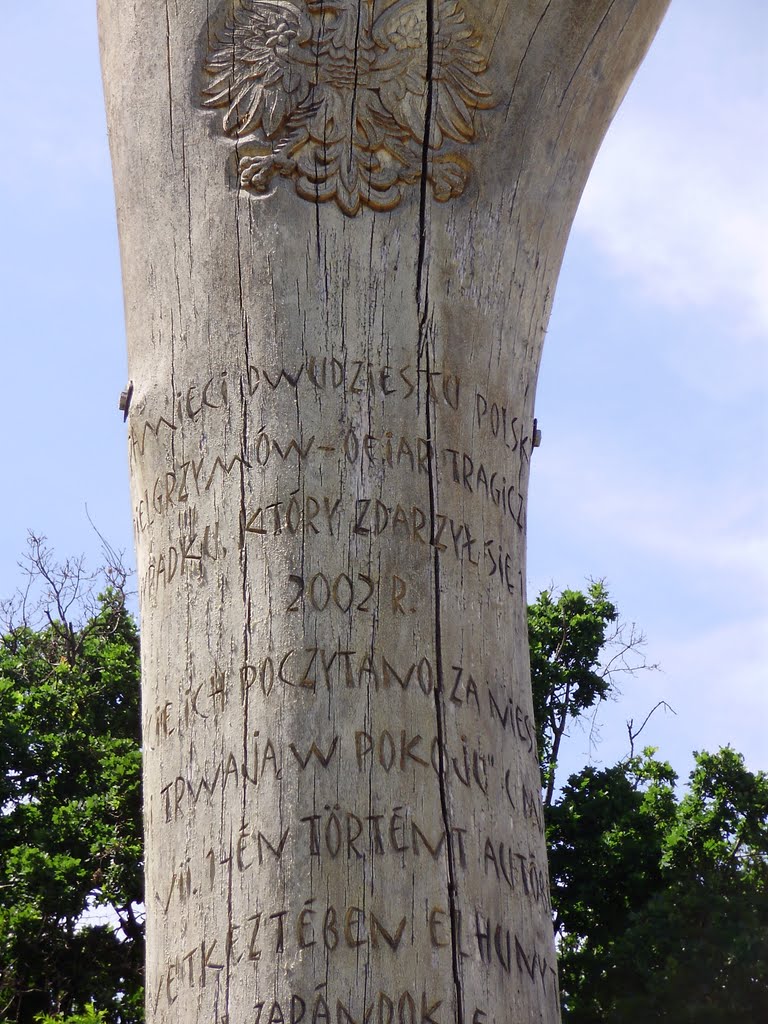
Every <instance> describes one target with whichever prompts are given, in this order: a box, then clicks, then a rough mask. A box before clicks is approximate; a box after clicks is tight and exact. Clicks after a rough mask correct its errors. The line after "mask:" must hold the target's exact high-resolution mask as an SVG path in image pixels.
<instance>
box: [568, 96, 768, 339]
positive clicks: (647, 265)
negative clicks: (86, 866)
mask: <svg viewBox="0 0 768 1024" xmlns="http://www.w3.org/2000/svg"><path fill="white" fill-rule="evenodd" d="M710 113H711V117H710V119H709V120H708V121H707V122H706V124H705V125H702V124H696V123H695V122H694V123H691V122H690V121H689V122H680V121H679V120H678V119H677V118H675V117H674V116H672V115H670V116H669V117H666V118H665V116H664V112H663V111H661V112H659V113H657V115H656V116H654V117H653V118H651V117H650V116H645V117H643V116H638V112H637V111H635V112H634V114H633V116H631V117H626V118H623V119H621V120H619V121H617V123H616V124H615V125H614V127H613V129H612V130H611V133H610V134H609V137H608V139H607V140H606V143H605V146H604V149H603V151H602V152H601V154H600V156H599V158H598V161H597V163H596V165H595V168H594V171H593V174H592V176H591V178H590V180H589V182H588V184H587V188H586V190H585V193H584V198H583V200H582V203H581V207H580V209H579V214H578V217H577V220H576V225H575V230H577V231H581V232H584V233H586V234H587V235H589V236H590V237H591V238H592V240H593V241H594V242H595V243H596V245H597V246H598V248H599V249H601V250H602V251H603V252H604V254H605V255H606V256H607V257H608V259H609V260H610V261H611V263H612V265H613V269H614V270H615V271H616V273H618V274H620V275H622V276H625V277H629V278H631V279H633V280H634V281H635V282H636V284H637V285H639V287H640V288H641V289H642V290H643V292H644V293H645V294H647V295H649V296H650V297H652V298H654V299H656V300H658V301H660V302H662V303H665V304H667V305H669V306H672V307H677V308H684V307H687V306H690V305H693V306H699V307H712V306H716V305H722V306H725V307H727V310H728V317H729V320H730V321H731V323H732V325H733V326H735V327H737V328H741V329H742V330H743V331H745V332H748V333H750V334H753V333H759V334H766V333H768V247H767V246H766V244H765V240H766V237H768V192H767V190H766V188H765V185H764V182H763V181H762V180H760V179H761V175H762V171H763V169H764V168H765V166H766V162H767V161H768V136H766V135H765V133H763V134H762V135H760V134H758V131H757V130H756V129H755V126H756V125H760V124H761V123H762V117H763V115H764V111H760V110H757V109H752V108H751V106H750V104H748V103H746V102H745V103H742V105H741V109H736V110H734V109H731V110H729V112H728V114H727V115H726V114H725V112H724V111H720V112H719V117H718V114H717V112H716V111H711V112H710ZM717 122H719V123H717Z"/></svg>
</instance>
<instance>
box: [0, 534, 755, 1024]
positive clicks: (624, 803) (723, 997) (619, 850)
mask: <svg viewBox="0 0 768 1024" xmlns="http://www.w3.org/2000/svg"><path fill="white" fill-rule="evenodd" d="M27 564H28V569H29V575H30V586H29V588H28V589H27V590H26V591H25V593H24V594H23V595H21V597H20V598H19V599H17V600H16V601H15V602H12V603H11V604H10V605H6V613H7V614H6V628H5V632H4V635H3V636H2V639H1V640H0V768H1V769H2V770H1V771H0V1024H100V1022H101V1024H140V1022H141V1021H142V1020H143V1006H142V1002H143V990H142V970H143V935H144V928H143V913H142V899H143V891H142V881H143V863H142V831H141V781H140V778H141V746H140V713H139V707H140V705H139V639H138V633H137V629H136V625H135V622H134V620H133V618H132V617H131V615H130V614H129V612H128V609H127V606H126V593H125V576H124V575H123V574H121V573H120V572H119V571H118V572H115V571H114V569H113V570H112V571H111V572H108V573H107V574H106V575H105V574H103V573H96V574H94V575H92V576H89V575H87V574H86V573H85V570H84V567H83V565H82V563H80V562H67V563H64V565H56V563H55V562H54V560H53V559H52V556H51V554H50V552H48V551H47V550H46V548H45V545H44V543H43V542H42V540H40V539H38V538H32V540H31V546H30V554H29V559H28V563H27ZM35 593H37V597H35V596H34V595H35ZM529 632H530V646H531V669H532V680H533V692H534V703H535V708H536V713H537V716H538V719H537V720H538V739H539V753H540V759H541V766H542V776H543V784H544V795H545V804H546V815H547V830H548V831H547V836H548V843H549V856H550V875H551V886H552V905H553V911H554V927H555V930H556V933H557V937H558V945H559V952H560V974H561V989H562V1000H563V1019H564V1021H566V1022H567V1024H652V1022H669V1024H673V1022H674V1024H685V1022H688V1021H690V1022H691V1024H693V1022H694V1021H695V1022H696V1024H754V1022H755V1021H757V1020H763V1019H768V776H766V775H765V774H764V773H761V772H757V773H753V772H750V771H749V770H748V768H747V767H746V765H745V763H744V759H743V758H742V757H741V755H740V754H738V753H736V752H735V751H733V750H731V749H730V748H728V747H726V748H724V749H722V750H720V751H718V752H716V753H714V754H710V753H699V754H696V757H695V767H694V770H693V772H692V774H691V776H690V779H689V780H688V784H687V787H686V788H685V789H684V791H683V792H682V794H681V793H680V792H679V788H678V780H677V777H676V775H675V773H674V771H673V770H672V768H671V767H670V765H669V764H667V763H665V762H664V761H662V760H659V759H658V758H657V756H656V754H655V752H654V751H653V750H652V749H651V748H646V749H645V750H643V751H642V752H641V753H639V754H635V752H634V739H635V738H636V737H637V736H638V735H639V732H640V731H641V730H642V728H643V727H641V729H638V730H636V731H634V732H633V731H632V729H630V746H631V747H632V749H631V751H630V754H629V755H628V756H627V757H626V758H624V759H622V760H621V761H619V762H618V763H617V764H615V765H612V766H609V767H600V768H597V767H595V766H591V765H588V766H586V767H584V768H583V769H582V770H581V771H579V772H577V773H575V774H573V775H571V776H570V778H568V779H567V780H566V781H565V783H564V784H562V785H561V784H560V782H559V780H558V778H557V768H558V761H559V758H560V753H561V750H562V745H563V743H564V742H567V738H568V728H569V725H570V724H573V723H578V722H579V721H584V720H588V719H589V717H590V716H591V715H592V714H593V713H594V711H595V709H596V707H597V706H598V704H599V702H600V701H602V700H605V699H608V698H611V697H616V696H617V695H618V689H617V687H618V682H619V680H620V679H621V676H622V674H627V673H629V674H634V673H636V672H637V671H638V670H640V669H642V668H643V667H644V666H645V662H644V659H643V654H642V645H643V639H644V638H643V637H642V635H641V634H640V633H638V631H637V630H636V629H634V628H633V627H629V626H626V625H623V624H622V623H621V621H620V620H619V616H618V612H617V609H616V607H615V606H614V604H613V603H612V602H611V600H610V599H609V597H608V594H607V592H606V590H605V587H604V586H603V585H602V584H600V583H593V584H591V585H590V586H589V587H588V588H587V590H586V591H584V592H582V591H573V590H566V591H563V592H562V593H560V594H554V593H553V592H551V591H547V592H544V593H543V594H541V595H539V597H538V598H537V600H536V601H535V602H534V603H533V604H532V605H531V606H530V608H529ZM644 724H645V723H644ZM105 910H107V911H108V912H109V919H108V920H107V921H103V920H101V919H100V917H99V916H98V912H99V911H105Z"/></svg>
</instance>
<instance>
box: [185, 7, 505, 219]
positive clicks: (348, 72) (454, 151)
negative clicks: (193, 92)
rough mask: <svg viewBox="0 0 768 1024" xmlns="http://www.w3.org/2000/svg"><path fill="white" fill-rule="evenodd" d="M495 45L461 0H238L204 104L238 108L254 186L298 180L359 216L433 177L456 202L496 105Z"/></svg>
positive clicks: (315, 195)
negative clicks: (471, 149)
mask: <svg viewBox="0 0 768 1024" xmlns="http://www.w3.org/2000/svg"><path fill="white" fill-rule="evenodd" d="M481 43H482V41H481V37H480V34H479V33H478V32H477V30H476V29H475V28H473V27H472V26H471V25H470V23H469V22H468V20H467V17H466V15H465V12H464V10H463V9H462V6H461V5H460V4H459V3H458V2H457V0H438V2H436V3H435V5H434V12H433V13H432V14H430V9H429V8H428V5H427V4H426V3H424V0H393V2H390V3H388V4H381V5H380V4H376V5H374V3H373V2H372V0H360V2H358V0H332V2H328V0H297V2H296V3H291V2H289V0H236V2H235V3H234V5H233V6H231V7H230V9H229V11H228V12H227V13H226V14H225V17H224V18H223V24H222V26H221V28H220V29H219V31H218V33H217V34H216V35H215V36H214V37H213V38H212V40H211V43H210V46H209V50H208V54H207V59H206V63H205V72H206V74H207V80H206V83H205V86H204V89H203V103H204V105H205V106H206V107H215V108H223V109H224V117H223V125H222V127H223V129H224V131H225V132H226V134H227V135H228V136H229V137H230V138H232V139H233V140H234V142H235V144H236V153H237V172H238V177H239V181H240V186H241V188H243V189H246V190H248V191H249V192H251V193H253V194H256V195H259V194H263V193H265V192H267V191H268V190H269V189H270V187H271V184H272V181H273V179H275V178H276V177H283V178H288V179H290V180H292V181H293V183H294V187H295V190H296V193H297V194H298V195H299V196H301V197H302V198H303V199H308V200H312V201H315V202H322V201H326V200H335V202H336V203H337V204H338V206H339V207H340V209H341V210H343V212H344V213H345V214H347V215H348V216H354V215H355V214H357V213H358V211H359V210H360V208H361V206H368V207H370V208H371V209H373V210H391V209H392V208H393V207H395V206H397V205H398V204H399V203H400V201H401V199H402V196H403V189H404V187H405V186H407V185H414V184H416V183H417V182H418V181H420V180H421V179H423V178H425V179H426V180H427V181H428V182H429V184H430V185H431V187H432V194H433V196H434V197H435V199H437V200H438V201H440V202H446V201H447V200H449V199H453V198H455V197H456V196H460V195H461V194H462V192H464V190H465V188H466V185H467V181H468V178H469V171H470V165H469V162H468V160H467V158H466V156H465V155H464V153H463V152H462V148H463V147H464V146H465V145H466V144H467V143H469V142H472V141H473V140H474V138H475V135H476V128H475V112H476V111H477V110H482V109H488V108H490V107H492V106H494V105H495V100H494V98H493V96H492V94H491V91H490V89H489V88H488V86H487V85H485V83H484V82H483V81H482V78H483V74H484V72H485V70H486V68H487V58H486V57H485V55H484V53H483V50H482V46H481ZM427 123H429V128H428V129H427V128H426V127H425V126H426V125H427ZM451 143H454V144H455V145H454V146H451Z"/></svg>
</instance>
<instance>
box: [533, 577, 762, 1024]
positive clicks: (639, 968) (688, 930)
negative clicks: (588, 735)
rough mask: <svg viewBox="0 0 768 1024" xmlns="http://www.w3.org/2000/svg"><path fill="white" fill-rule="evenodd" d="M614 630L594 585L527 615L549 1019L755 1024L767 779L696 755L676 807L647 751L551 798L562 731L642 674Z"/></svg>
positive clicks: (662, 766)
mask: <svg viewBox="0 0 768 1024" xmlns="http://www.w3.org/2000/svg"><path fill="white" fill-rule="evenodd" d="M616 623H617V613H616V609H615V607H614V606H613V604H612V603H611V602H610V601H609V600H608V597H607V594H606V593H605V589H604V587H603V586H602V585H601V584H599V583H596V584H592V585H591V586H590V588H589V590H588V591H587V592H586V593H581V592H578V591H563V593H562V594H560V595H559V596H555V595H554V594H552V593H551V592H545V593H543V594H541V595H539V598H538V600H537V601H536V602H535V603H534V604H533V605H532V606H531V608H530V609H529V630H530V641H531V669H532V675H533V689H534V700H535V702H536V710H537V714H538V715H539V719H538V721H539V730H540V740H539V750H540V755H541V759H542V775H543V779H544V784H545V803H546V805H547V806H546V814H547V839H548V846H549V868H550V878H551V885H552V905H553V910H554V925H555V929H556V933H557V936H558V947H559V955H560V984H561V990H562V999H563V1019H564V1021H566V1022H569V1024H648V1022H657V1021H658V1022H669V1024H673V1022H674V1024H685V1022H688V1021H690V1022H691V1024H693V1022H696V1024H754V1022H755V1021H757V1020H768V776H767V775H766V774H765V773H762V772H757V773H753V772H750V771H749V770H748V769H747V767H746V765H745V763H744V758H743V757H742V756H741V755H740V754H738V753H736V752H735V751H734V750H732V749H731V748H730V747H725V748H723V749H721V750H719V751H718V752H716V753H714V754H711V753H706V752H702V753H696V754H695V766H694V769H693V771H692V773H691V775H690V778H689V780H688V784H687V788H686V790H685V791H684V793H683V795H682V796H680V795H679V793H678V787H677V782H678V779H677V776H676V774H675V772H674V771H673V770H672V768H671V766H670V765H669V764H667V763H666V762H664V761H662V760H659V759H658V758H657V757H656V754H655V751H654V750H653V748H651V747H648V748H646V749H645V750H644V751H643V752H642V753H641V754H640V755H635V754H634V751H632V753H631V754H630V755H629V756H627V757H626V758H624V759H623V760H621V761H619V762H618V763H617V764H615V765H612V766H609V767H607V768H596V767H594V766H586V767H584V768H583V769H582V770H581V771H579V772H577V773H575V774H573V775H571V776H570V778H569V779H568V780H567V782H566V783H565V785H563V786H562V788H561V789H560V790H559V791H558V790H556V789H555V777H556V772H557V757H558V751H559V749H560V745H561V743H562V741H563V739H564V738H565V736H566V731H567V725H568V722H569V721H570V720H575V719H578V718H579V717H580V716H586V715H588V714H591V713H592V711H593V709H594V708H595V707H596V705H597V704H598V703H599V702H600V701H601V700H604V699H607V698H608V697H611V696H616V685H617V677H618V673H621V672H625V671H629V672H631V673H634V672H636V671H637V670H638V669H639V668H642V667H644V663H643V660H642V657H639V658H638V655H639V654H641V652H640V648H641V647H642V643H643V637H642V636H641V635H640V634H638V633H637V631H636V630H634V629H632V628H627V627H624V628H623V629H622V627H621V626H620V625H619V626H618V627H617V626H616ZM644 725H645V723H644ZM642 728H643V726H641V728H640V729H638V730H637V731H635V732H633V730H632V726H631V723H630V724H629V741H630V745H631V746H632V747H633V745H634V739H636V738H637V736H638V735H639V732H640V731H641V729H642Z"/></svg>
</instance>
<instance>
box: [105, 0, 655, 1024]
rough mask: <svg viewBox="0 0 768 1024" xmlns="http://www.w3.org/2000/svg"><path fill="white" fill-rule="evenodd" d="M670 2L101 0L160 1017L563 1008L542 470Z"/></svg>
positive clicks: (149, 897) (334, 1022)
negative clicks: (595, 216) (561, 369)
mask: <svg viewBox="0 0 768 1024" xmlns="http://www.w3.org/2000/svg"><path fill="white" fill-rule="evenodd" d="M666 6H667V0H557V2H553V0H508V2H506V3H500V4H497V3H495V2H492V0H165V2H161V0H132V2H127V0H99V15H100V30H101V44H102V54H103V65H104V80H105V89H106V100H107V109H108V117H109V125H110V137H111V146H112V156H113V163H114V172H115V182H116V192H117V209H118V220H119V228H120V239H121V246H122V259H123V273H124V285H125V308H126V319H127V330H128V344H129V350H130V377H131V390H130V392H129V393H128V394H127V395H126V396H125V401H124V405H125V407H126V408H125V411H126V415H127V420H128V431H129V439H130V466H131V479H132V495H133V499H132V500H133V515H134V523H135V533H136V544H137V550H138V567H139V587H140V599H141V628H142V663H143V687H144V692H143V726H144V751H145V759H146V760H145V763H146V769H145V800H146V833H147V865H146V870H147V888H146V905H147V919H148V964H147V1002H148V1021H150V1022H152V1024H350V1022H356V1024H363V1022H365V1024H517V1022H520V1024H533V1022H536V1024H539V1022H542V1024H553V1022H556V1021H557V1020H558V1019H559V1009H558V989H557V975H556V965H555V953H554V946H553V937H552V925H551V920H550V902H549V893H548V883H547V866H546V859H545V846H544V838H543V829H542V813H541V803H540V797H539V793H540V779H539V769H538V762H537V756H536V747H535V732H534V724H533V722H532V720H531V695H530V680H529V666H528V648H527V631H526V600H525V529H526V520H525V516H526V489H527V481H528V473H529V468H530V462H531V454H532V449H533V446H534V443H535V442H534V420H533V414H534V392H535V384H536V373H537V367H538V363H539V356H540V352H541V345H542V340H543V337H544V330H545V326H546V323H547V318H548V316H549V312H550V308H551V305H552V297H553V294H554V289H555V284H556V281H557V275H558V270H559V267H560V263H561V259H562V255H563V249H564V246H565V242H566V238H567V236H568V231H569V228H570V225H571V221H572V218H573V215H574V212H575V209H576V205H577V203H578V200H579V196H580V194H581V191H582V187H583V185H584V182H585V180H586V177H587V174H588V172H589V169H590V167H591V164H592V161H593V159H594V156H595V153H596V151H597V148H598V146H599V145H600V142H601V140H602V138H603V135H604V133H605V131H606V128H607V126H608V124H609V122H610V120H611V117H612V115H613V113H614V111H615V109H616V107H617V105H618V103H619V102H620V100H621V98H622V95H623V93H624V91H625V89H626V87H627V85H628V83H629V81H630V80H631V78H632V75H633V73H634V71H635V70H636V68H637V66H638V64H639V63H640V61H641V60H642V58H643V56H644V54H645V52H646V49H647V47H648V45H649V43H650V41H651V39H652V37H653V34H654V32H655V30H656V28H657V26H658V24H659V21H660V19H661V17H662V15H663V12H664V10H665V8H666Z"/></svg>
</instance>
